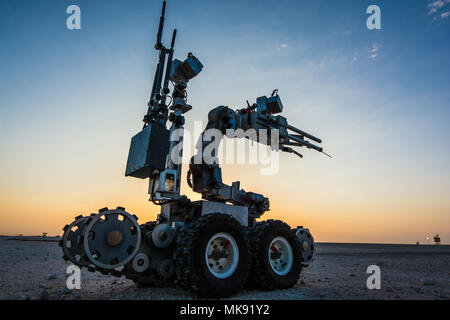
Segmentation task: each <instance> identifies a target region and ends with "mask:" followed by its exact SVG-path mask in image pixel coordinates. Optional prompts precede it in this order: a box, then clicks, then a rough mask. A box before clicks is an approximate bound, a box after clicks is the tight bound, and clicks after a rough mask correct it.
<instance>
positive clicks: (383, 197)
mask: <svg viewBox="0 0 450 320" xmlns="http://www.w3.org/2000/svg"><path fill="white" fill-rule="evenodd" d="M70 4H77V5H79V6H80V8H81V17H82V22H81V27H82V29H81V30H68V29H67V28H66V18H67V14H66V8H67V6H69V5H70ZM372 4H376V5H378V6H380V8H381V19H382V22H381V24H382V29H381V30H368V29H367V28H366V19H367V17H368V15H367V14H366V8H367V7H368V6H369V5H372ZM160 7H161V2H160V1H157V0H154V1H124V0H123V1H100V0H90V1H75V0H74V1H62V0H60V1H55V0H54V1H46V0H45V1H44V0H43V1H23V0H15V1H2V2H1V3H0V16H1V17H0V41H1V45H0V70H1V72H0V152H1V154H2V158H1V162H0V178H1V182H0V191H1V195H2V198H1V200H2V201H3V202H5V203H6V204H7V205H6V207H7V208H8V209H3V210H6V211H5V216H8V217H9V218H10V219H11V221H12V222H11V224H12V225H14V226H16V225H17V227H14V230H19V229H20V222H19V221H16V220H17V217H18V216H20V214H21V212H23V210H28V209H30V210H31V209H32V208H36V207H38V208H39V207H42V208H46V209H45V210H47V211H48V208H50V207H51V202H52V201H53V200H52V199H55V198H57V199H60V200H61V201H62V202H63V204H62V205H61V206H62V207H63V208H64V210H66V212H69V211H70V210H75V209H74V208H75V207H76V205H79V203H81V202H83V201H85V200H84V199H86V198H90V197H96V198H97V199H99V200H103V201H108V199H110V198H109V197H111V198H112V197H116V198H118V199H119V200H123V201H125V202H127V201H129V202H131V198H130V197H126V196H123V199H122V198H121V196H120V195H121V194H122V193H123V190H125V189H126V188H132V190H138V192H140V194H139V195H138V196H139V197H140V198H142V201H146V196H145V190H146V186H145V183H143V182H142V181H134V182H125V180H124V178H123V171H124V166H125V161H126V156H127V151H128V145H129V139H130V137H131V136H132V135H134V134H135V133H136V132H137V131H138V130H139V128H140V127H141V119H142V116H143V114H144V113H145V111H146V102H147V100H148V97H149V93H150V92H149V91H150V89H151V81H152V79H153V72H154V67H155V61H156V53H155V50H154V49H153V45H154V42H155V36H156V29H157V24H158V19H159V14H160ZM448 12H450V3H449V1H448V0H442V1H440V0H437V1H434V0H429V1H425V0H424V1H375V0H371V1H356V0H344V1H329V0H327V1H325V0H324V1H317V0H315V1H293V0H292V1H287V0H286V1H242V0H241V1H237V0H236V1H177V0H169V1H168V5H167V19H166V29H165V35H164V38H165V39H166V43H167V42H168V40H169V38H170V34H171V30H172V29H173V28H177V29H178V38H177V43H176V48H175V50H176V51H175V57H177V58H179V59H181V58H184V57H185V56H186V54H187V53H188V52H190V51H192V52H193V53H194V54H195V55H196V56H197V57H198V58H200V60H201V61H202V63H203V64H204V66H205V68H204V70H203V72H202V73H201V74H200V75H199V76H198V77H197V78H195V79H194V80H192V81H191V83H190V84H189V101H190V103H191V104H193V106H194V109H193V111H192V112H190V113H189V114H188V115H187V125H186V127H187V128H188V129H189V128H191V127H192V123H193V121H194V120H200V119H206V115H207V112H208V111H209V110H210V109H211V108H213V107H215V106H217V105H229V106H232V107H235V108H238V107H241V106H243V105H245V100H247V99H248V100H249V101H254V100H255V99H256V97H258V96H261V95H267V94H269V93H271V92H272V90H273V89H274V88H278V89H279V94H280V96H281V98H282V100H283V104H284V106H285V116H286V117H287V118H288V121H290V123H292V124H293V125H296V126H298V127H300V128H302V129H304V130H306V131H309V132H311V133H313V134H315V135H317V136H319V137H321V138H322V139H323V141H324V147H325V149H326V150H327V151H328V152H329V153H331V154H332V155H333V156H334V158H333V160H330V161H328V160H326V158H325V157H323V156H322V155H320V154H312V152H303V153H304V154H305V159H303V160H302V162H299V160H297V159H292V157H289V156H286V157H285V156H283V157H282V159H281V160H282V162H283V163H284V164H285V167H284V169H283V170H285V171H283V170H282V171H281V172H280V176H279V177H278V178H273V180H271V181H268V180H267V181H264V183H263V184H256V183H255V185H252V182H246V181H244V180H243V181H242V184H243V186H244V187H245V185H250V188H249V189H251V188H253V187H255V188H256V190H253V191H255V192H258V191H261V192H262V193H267V194H271V193H275V195H274V197H275V199H274V200H273V201H272V202H273V203H277V201H278V203H286V202H287V203H289V199H291V198H292V193H291V192H292V190H293V189H295V190H298V191H299V192H300V193H301V194H303V196H304V198H302V204H301V205H299V206H300V208H301V209H302V210H309V211H314V210H316V211H317V212H315V213H314V214H316V215H317V216H320V214H322V215H323V216H324V217H327V220H329V221H333V218H332V217H334V218H335V219H336V220H337V219H339V218H338V217H339V215H338V214H337V213H336V214H335V215H334V214H333V210H335V211H336V212H339V214H340V213H342V212H344V211H345V212H350V213H348V214H349V215H351V216H346V217H347V218H348V219H356V218H357V217H358V216H359V215H360V214H362V215H364V216H365V217H373V219H374V220H375V221H376V223H375V222H374V223H375V225H377V226H378V225H383V223H384V224H390V225H392V224H394V225H395V224H396V223H398V221H405V219H407V217H409V214H408V213H411V212H414V214H413V217H411V219H412V220H413V221H412V222H411V223H412V224H411V228H409V229H408V228H406V227H405V228H404V230H403V229H401V231H400V230H396V229H393V230H392V236H390V237H387V236H386V237H387V238H383V237H384V236H381V235H378V234H376V233H374V235H373V237H369V238H364V234H367V233H368V232H370V231H371V230H372V229H371V228H372V227H371V225H370V223H368V224H367V226H365V227H364V228H363V231H364V232H362V231H361V235H360V236H359V238H357V239H353V238H351V239H348V238H345V237H344V236H341V235H340V234H339V233H336V234H335V236H334V238H333V237H332V236H330V237H327V236H326V235H325V234H324V235H323V236H322V239H325V240H333V239H335V238H336V239H338V240H339V239H344V240H355V241H356V240H361V241H363V240H365V241H378V242H383V241H393V242H395V241H397V242H399V241H400V242H401V241H413V239H418V238H419V237H422V236H423V235H425V234H427V235H429V234H431V233H433V232H437V231H439V230H436V229H439V226H445V227H442V228H441V230H442V231H439V232H441V233H442V234H444V235H447V237H448V238H450V229H449V228H450V223H449V220H450V219H449V218H450V199H449V198H448V194H449V192H450V182H449V181H450V170H449V163H450V150H449V145H450V134H449V133H450V126H449V120H450V106H449V101H450V72H449V71H450V59H449V53H450V50H449V49H450V14H449V13H448ZM106 159H108V160H106ZM230 170H231V171H229V173H224V175H225V178H229V179H228V180H231V179H235V177H233V176H232V174H233V173H234V174H236V173H237V172H238V170H240V169H239V168H238V169H236V170H235V169H233V168H230ZM292 172H295V173H296V174H299V175H300V176H301V177H302V179H301V180H302V182H301V183H300V184H299V185H296V184H294V183H291V182H289V183H286V186H285V189H284V188H281V189H280V191H279V192H277V191H275V192H274V191H273V190H271V189H270V187H269V186H270V185H273V184H274V183H278V182H277V179H279V181H285V179H288V180H289V177H290V176H292ZM227 175H229V176H227ZM69 182H70V183H69ZM81 185H82V186H85V187H83V188H82V190H80V186H81ZM261 185H262V186H261ZM265 185H267V186H265ZM112 186H117V187H112ZM131 186H132V187H131ZM110 188H113V190H111V189H110ZM114 188H116V189H114ZM133 188H135V189H133ZM258 188H259V189H262V190H258ZM99 190H105V191H104V193H101V191H99ZM12 199H22V200H20V201H23V203H22V206H21V207H20V208H19V207H18V208H16V209H15V208H14V204H13V202H12ZM24 199H27V200H24ZM45 199H47V200H45ZM133 199H135V198H133ZM318 199H322V200H321V201H317V200H318ZM324 199H327V200H326V201H324ZM18 201H19V200H18ZM27 201H28V202H27ZM33 201H37V203H34V204H33ZM133 201H134V200H133ZM10 202H11V203H10ZM86 203H89V204H90V203H91V202H86ZM293 205H294V206H295V205H296V204H293ZM131 206H133V204H131ZM136 206H137V205H136ZM139 208H140V207H139ZM139 208H138V209H137V210H138V211H139V210H141V209H139ZM368 208H371V209H368ZM388 209H389V210H388ZM391 209H392V212H391V211H390V210H391ZM394 209H395V210H397V211H398V212H399V216H398V220H396V218H395V217H394V216H395V213H394ZM21 210H22V211H21ZM45 210H44V209H42V211H45ZM380 211H383V212H386V215H385V216H384V215H381V216H380V215H379V212H380ZM0 214H1V213H0ZM72 215H73V214H72V213H70V214H68V216H69V217H71V216H72ZM430 215H431V216H432V218H430ZM14 217H16V218H14ZM303 218H305V219H310V218H308V217H307V215H306V214H304V216H303ZM14 219H16V220H14ZM61 219H62V218H61ZM317 219H319V218H317ZM330 219H331V220H330ZM58 222H59V221H58ZM55 223H56V222H55ZM311 223H313V224H314V223H317V224H319V220H317V221H316V220H312V221H311ZM321 223H325V222H324V221H321ZM427 223H428V225H427V228H428V229H427V230H420V228H419V227H417V226H418V225H424V224H425V225H426V224H427ZM63 224H65V222H64V223H63ZM325 224H326V223H325ZM330 225H331V222H330ZM413 226H414V227H413ZM330 228H331V227H330ZM330 228H329V229H330ZM329 229H327V230H329ZM50 230H51V229H50ZM330 230H331V229H330ZM408 230H409V231H408ZM435 230H436V231H435ZM0 231H1V232H6V231H3V230H0ZM401 232H404V234H405V235H404V236H402V237H400V238H396V236H395V234H400V233H401ZM408 232H409V233H408ZM324 233H325V231H324ZM402 234H403V233H402Z"/></svg>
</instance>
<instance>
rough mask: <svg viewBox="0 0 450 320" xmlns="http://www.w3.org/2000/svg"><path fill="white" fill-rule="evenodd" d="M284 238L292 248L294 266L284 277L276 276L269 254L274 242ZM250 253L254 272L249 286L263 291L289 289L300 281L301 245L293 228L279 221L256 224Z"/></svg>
mask: <svg viewBox="0 0 450 320" xmlns="http://www.w3.org/2000/svg"><path fill="white" fill-rule="evenodd" d="M279 236H281V237H284V238H285V239H286V240H287V241H288V242H289V244H290V245H291V248H292V253H293V264H292V268H291V270H290V271H289V272H288V273H287V274H286V275H284V276H280V275H278V274H276V273H275V272H274V271H273V270H272V267H271V266H270V261H269V256H268V254H267V252H268V250H269V246H270V244H271V242H272V240H273V239H274V238H276V237H279ZM249 242H250V251H251V253H252V272H251V274H250V278H249V283H248V284H249V286H250V287H254V288H259V289H263V290H275V289H289V288H292V287H293V286H294V285H295V284H296V283H297V281H298V277H299V275H300V272H301V271H302V265H301V262H302V260H301V259H302V257H301V253H300V245H299V243H298V241H297V238H296V237H295V235H294V234H293V233H292V232H291V227H290V226H289V225H288V224H286V223H284V222H282V221H279V220H268V221H264V222H259V223H257V224H255V225H254V226H253V227H252V229H251V230H250V234H249Z"/></svg>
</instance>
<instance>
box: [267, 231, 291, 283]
mask: <svg viewBox="0 0 450 320" xmlns="http://www.w3.org/2000/svg"><path fill="white" fill-rule="evenodd" d="M268 255H269V262H270V266H271V268H272V270H273V271H274V272H275V273H276V274H278V275H280V276H284V275H286V274H288V273H289V271H290V270H291V269H292V264H293V261H294V255H293V253H292V247H291V245H290V244H289V242H288V241H287V240H286V238H284V237H276V238H275V239H273V240H272V242H271V243H270V246H269V252H268Z"/></svg>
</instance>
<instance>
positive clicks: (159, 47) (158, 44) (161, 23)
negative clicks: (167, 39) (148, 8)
mask: <svg viewBox="0 0 450 320" xmlns="http://www.w3.org/2000/svg"><path fill="white" fill-rule="evenodd" d="M165 14H166V0H164V1H163V6H162V10H161V17H160V18H159V27H158V33H157V36H156V44H155V49H156V50H162V49H163V48H164V46H163V45H162V43H161V38H162V33H163V28H164V15H165Z"/></svg>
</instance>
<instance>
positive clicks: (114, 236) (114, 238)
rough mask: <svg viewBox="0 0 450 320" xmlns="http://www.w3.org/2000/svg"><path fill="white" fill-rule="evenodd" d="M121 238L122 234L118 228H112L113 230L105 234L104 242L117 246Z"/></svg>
mask: <svg viewBox="0 0 450 320" xmlns="http://www.w3.org/2000/svg"><path fill="white" fill-rule="evenodd" d="M122 240H123V235H122V233H121V232H120V231H118V230H113V231H111V232H109V233H108V235H107V236H106V243H107V244H108V245H109V246H110V247H117V246H118V245H119V244H121V243H122Z"/></svg>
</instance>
